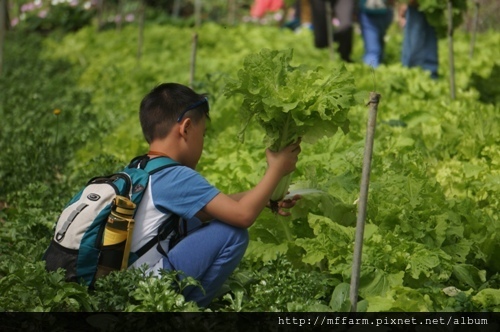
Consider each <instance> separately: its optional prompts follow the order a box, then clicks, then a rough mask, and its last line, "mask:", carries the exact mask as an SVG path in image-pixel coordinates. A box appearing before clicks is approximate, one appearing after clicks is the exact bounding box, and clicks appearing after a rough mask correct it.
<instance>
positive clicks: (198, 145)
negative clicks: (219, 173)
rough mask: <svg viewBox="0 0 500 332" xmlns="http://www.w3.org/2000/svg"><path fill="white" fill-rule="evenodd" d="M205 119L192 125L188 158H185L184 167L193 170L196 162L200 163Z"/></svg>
mask: <svg viewBox="0 0 500 332" xmlns="http://www.w3.org/2000/svg"><path fill="white" fill-rule="evenodd" d="M206 125H207V119H206V117H203V118H202V119H201V120H199V121H198V122H196V123H195V122H193V123H192V126H193V127H192V128H191V129H192V130H191V135H190V136H191V137H190V139H188V148H189V156H188V157H187V162H186V166H188V167H190V168H192V169H195V168H196V165H197V164H198V161H200V158H201V153H202V152H203V142H204V140H205V131H206Z"/></svg>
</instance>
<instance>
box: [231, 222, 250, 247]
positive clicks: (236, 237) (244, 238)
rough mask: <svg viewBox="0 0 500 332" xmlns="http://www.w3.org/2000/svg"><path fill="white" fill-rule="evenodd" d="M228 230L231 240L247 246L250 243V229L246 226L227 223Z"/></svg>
mask: <svg viewBox="0 0 500 332" xmlns="http://www.w3.org/2000/svg"><path fill="white" fill-rule="evenodd" d="M226 226H227V228H228V231H229V233H230V235H229V238H230V239H231V241H232V242H233V243H235V244H240V245H244V246H245V247H246V246H247V245H248V241H249V236H248V229H246V228H240V227H234V226H231V225H227V224H226Z"/></svg>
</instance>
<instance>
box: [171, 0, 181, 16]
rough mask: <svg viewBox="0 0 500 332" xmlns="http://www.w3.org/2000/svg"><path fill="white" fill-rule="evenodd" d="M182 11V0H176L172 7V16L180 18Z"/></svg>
mask: <svg viewBox="0 0 500 332" xmlns="http://www.w3.org/2000/svg"><path fill="white" fill-rule="evenodd" d="M180 12H181V0H175V1H174V8H173V9H172V16H173V17H174V18H178V17H179V14H180Z"/></svg>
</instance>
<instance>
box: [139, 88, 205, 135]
mask: <svg viewBox="0 0 500 332" xmlns="http://www.w3.org/2000/svg"><path fill="white" fill-rule="evenodd" d="M206 98H207V96H206V95H205V94H198V93H196V92H194V91H193V90H192V89H191V88H189V87H187V86H185V85H182V84H178V83H163V84H160V85H158V86H157V87H155V88H154V89H153V90H151V91H150V92H149V93H148V94H147V95H146V96H145V97H144V98H143V99H142V101H141V106H140V109H139V119H140V122H141V127H142V133H143V135H144V138H145V139H146V141H147V142H148V143H151V142H152V141H154V140H155V139H158V138H164V137H166V136H167V135H168V133H169V132H170V130H171V129H172V127H173V126H174V125H175V124H176V123H177V122H178V121H180V120H181V117H182V118H184V117H189V118H191V120H192V121H193V122H195V123H197V122H198V121H200V120H201V119H202V118H203V117H206V118H207V119H210V118H209V115H208V111H209V107H208V101H207V102H204V101H206V100H207V99H206ZM193 105H196V106H195V107H193ZM186 110H187V112H186Z"/></svg>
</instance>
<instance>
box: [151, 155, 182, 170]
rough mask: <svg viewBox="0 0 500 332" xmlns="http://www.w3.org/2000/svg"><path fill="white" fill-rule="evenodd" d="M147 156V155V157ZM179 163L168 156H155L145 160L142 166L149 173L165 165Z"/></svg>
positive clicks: (163, 167) (161, 168)
mask: <svg viewBox="0 0 500 332" xmlns="http://www.w3.org/2000/svg"><path fill="white" fill-rule="evenodd" d="M148 158H149V157H148ZM177 165H180V164H179V163H178V162H177V161H175V160H173V159H171V158H169V157H163V156H160V157H156V158H149V160H148V161H147V162H146V165H145V166H144V168H143V169H144V170H145V171H146V172H148V173H149V174H154V173H156V172H159V171H161V170H163V169H165V168H167V167H171V166H177Z"/></svg>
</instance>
